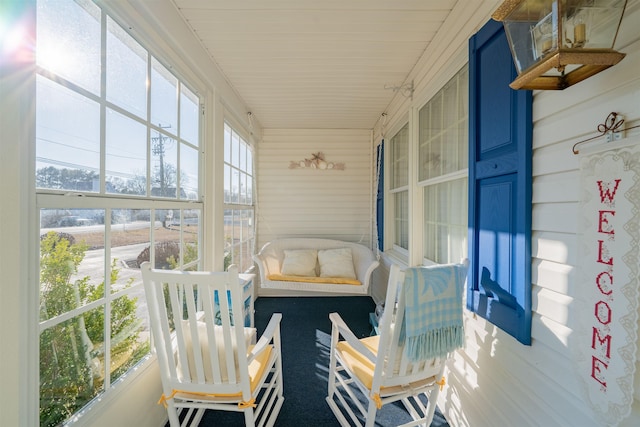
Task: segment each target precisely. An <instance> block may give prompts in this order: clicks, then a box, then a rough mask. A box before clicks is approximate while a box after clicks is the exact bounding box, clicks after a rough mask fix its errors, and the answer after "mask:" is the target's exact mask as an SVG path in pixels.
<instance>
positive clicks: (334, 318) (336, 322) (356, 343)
mask: <svg viewBox="0 0 640 427" xmlns="http://www.w3.org/2000/svg"><path fill="white" fill-rule="evenodd" d="M329 320H331V324H332V325H333V327H334V328H337V330H338V333H339V334H340V335H342V337H343V338H344V339H345V341H347V342H348V343H349V344H350V345H351V346H352V347H353V349H354V350H356V351H357V352H358V353H360V354H362V355H363V356H365V357H366V358H367V359H369V360H370V361H371V362H373V363H375V362H376V355H375V354H373V353H372V352H371V350H369V349H368V348H367V347H365V345H364V344H362V342H360V340H359V339H358V337H356V336H355V334H354V333H353V332H351V329H349V327H348V326H347V324H346V323H344V320H342V317H340V315H339V314H338V313H330V314H329Z"/></svg>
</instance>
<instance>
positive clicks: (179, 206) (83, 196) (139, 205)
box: [32, 2, 205, 423]
mask: <svg viewBox="0 0 640 427" xmlns="http://www.w3.org/2000/svg"><path fill="white" fill-rule="evenodd" d="M35 3H37V2H35ZM91 6H92V7H95V8H96V9H97V10H98V11H99V15H100V18H99V21H98V25H99V27H100V34H101V41H100V51H101V58H102V59H101V64H103V65H104V63H103V61H106V53H105V51H106V48H107V45H106V40H107V34H108V32H109V26H108V23H111V24H109V25H114V24H115V25H117V26H118V27H119V30H121V31H124V32H126V33H127V34H128V36H129V37H131V38H132V39H133V40H134V41H135V42H136V43H138V44H139V45H140V46H141V47H142V48H143V49H144V50H145V52H146V61H147V76H149V74H148V73H149V70H150V68H151V65H150V64H151V60H152V58H153V59H155V60H157V61H158V62H159V63H160V64H162V66H163V67H165V68H166V70H167V71H168V72H170V73H171V74H172V75H173V76H174V77H175V78H176V81H177V82H178V83H177V84H178V85H184V86H185V87H186V88H187V89H188V90H189V91H190V93H191V94H192V95H195V96H196V97H197V99H198V101H197V103H196V105H195V106H196V108H197V110H196V114H197V116H196V117H197V119H198V123H197V134H196V139H197V141H195V142H194V141H188V140H184V139H181V138H180V134H179V133H180V123H181V120H182V115H181V112H180V105H181V103H182V97H181V96H180V94H179V92H177V93H176V104H177V105H176V108H177V109H178V110H177V115H176V120H177V124H178V125H177V129H176V132H171V131H167V130H166V129H165V130H162V129H161V127H160V126H156V125H153V124H152V123H151V118H150V116H149V114H150V109H151V105H150V100H149V96H150V89H149V88H148V87H147V88H146V89H145V91H146V98H147V99H146V103H147V115H146V117H145V118H143V119H141V118H140V117H139V116H136V115H135V114H133V113H130V112H128V111H127V110H126V109H124V108H122V107H121V106H119V105H118V104H115V103H113V102H110V101H108V100H107V94H106V90H105V82H106V77H105V73H106V72H105V67H104V66H101V67H100V73H101V77H100V82H101V83H100V87H101V89H100V93H99V94H97V95H96V94H92V93H91V92H89V91H87V90H84V89H82V88H81V87H79V86H78V85H76V84H75V83H73V82H71V81H68V80H66V79H63V78H61V77H60V76H58V75H56V74H55V73H53V72H51V71H49V70H47V69H45V68H42V67H40V66H39V65H36V67H35V71H34V72H33V75H34V80H33V85H34V88H35V87H36V85H37V84H36V78H35V76H41V77H39V78H44V79H48V80H50V81H52V82H53V83H55V84H60V85H62V87H65V88H67V89H69V90H71V91H73V92H75V93H76V94H77V95H78V96H83V97H85V98H88V99H91V100H93V101H94V102H97V103H98V105H99V108H100V121H99V127H100V132H99V133H100V137H99V138H100V152H99V156H100V185H99V188H98V189H97V191H96V189H95V186H94V188H93V189H92V190H91V191H77V190H73V191H70V190H69V189H55V188H46V187H36V185H35V178H34V179H33V182H34V187H33V188H34V206H35V213H36V214H35V217H36V219H37V218H39V216H40V212H41V210H42V209H50V208H64V209H101V210H104V211H105V217H106V218H107V219H108V218H109V216H110V214H109V212H110V211H111V210H112V209H141V210H148V211H149V213H150V218H155V215H154V214H155V213H156V212H157V211H158V210H163V209H164V210H170V211H171V212H175V211H177V212H179V213H180V219H181V221H180V222H179V224H178V226H177V229H178V230H179V244H180V247H181V250H180V256H179V259H178V261H177V262H178V266H177V268H178V269H187V268H197V269H201V268H202V265H203V262H204V261H203V260H204V259H205V256H204V254H203V248H204V247H205V245H204V236H205V233H204V232H203V223H204V202H203V197H202V194H203V185H202V184H203V182H204V176H205V170H204V157H205V152H204V145H205V144H204V141H203V137H204V136H203V135H204V132H203V127H204V121H203V119H202V116H203V114H202V113H203V107H202V105H203V104H204V101H205V98H204V95H199V93H200V94H201V93H205V91H203V90H197V89H196V88H197V87H200V88H202V87H204V86H203V84H202V82H201V81H198V80H197V79H195V78H194V77H193V76H190V77H185V76H186V74H183V73H180V71H179V69H180V68H181V67H179V65H180V64H179V62H176V61H175V58H174V59H169V60H166V58H172V56H171V55H170V54H169V55H166V56H165V55H164V54H163V53H157V52H155V51H153V49H152V48H151V47H149V46H145V45H144V44H143V43H140V41H139V40H137V39H136V37H135V36H134V35H133V34H131V33H130V32H129V31H128V30H126V28H127V25H122V24H121V23H120V22H119V20H118V19H117V16H115V15H114V14H113V13H111V11H110V10H109V9H108V8H107V7H104V6H103V5H102V4H101V2H100V3H98V2H93V3H92V4H91ZM34 14H35V12H34ZM34 25H35V24H34ZM34 31H35V28H34ZM148 45H151V44H150V43H149V44H148ZM167 63H172V64H173V66H171V67H168V66H167ZM187 81H188V83H187ZM34 99H36V101H35V102H37V97H35V90H34ZM107 110H113V111H115V112H118V113H120V114H124V115H125V116H126V117H128V118H130V119H134V120H135V121H137V122H139V123H143V124H144V126H146V129H147V131H146V141H147V142H146V154H147V157H146V161H145V162H144V165H143V166H144V169H145V170H146V177H145V178H146V183H145V188H146V190H145V194H144V195H140V194H133V195H132V194H120V193H112V192H108V191H107V188H106V187H107V186H106V185H105V183H106V182H107V181H106V180H107V177H106V171H107V170H106V160H105V159H106V156H108V153H107V151H106V126H107V124H106V122H107V121H106V119H105V114H106V111H107ZM37 120H38V119H37V117H35V120H34V121H33V129H34V131H33V137H34V139H35V137H36V131H35V129H36V128H37ZM154 131H157V132H165V133H166V134H167V135H168V136H170V137H172V138H174V140H175V141H176V144H177V147H182V145H181V144H185V146H186V147H189V148H191V149H195V152H196V153H197V195H196V197H195V198H196V200H193V197H189V196H184V197H183V196H182V194H181V191H179V189H181V187H182V184H183V183H182V180H181V176H180V174H181V173H182V164H181V157H180V154H179V153H180V152H181V150H182V148H177V147H176V151H177V153H178V154H177V157H176V165H175V167H176V190H175V197H154V196H153V195H152V194H151V193H152V192H151V188H152V182H151V179H150V178H151V174H152V172H151V167H152V163H153V155H152V147H151V144H152V143H151V138H152V135H151V134H152V132H154ZM34 146H35V145H34ZM32 156H33V158H34V159H35V157H36V151H35V149H34V150H33V152H32ZM34 163H35V162H34ZM35 172H36V168H35V167H33V173H34V174H35ZM185 194H186V193H185ZM70 196H77V197H70ZM193 210H196V211H199V212H200V216H199V221H198V223H199V226H198V231H197V234H198V236H197V257H196V259H195V260H192V261H191V262H188V263H185V262H184V261H185V260H184V258H183V254H184V253H185V248H186V246H185V243H184V242H185V241H184V239H183V237H184V233H185V228H186V225H185V221H183V220H182V219H185V218H184V217H183V216H182V213H183V212H185V211H193ZM105 222H106V225H105V227H104V233H105V241H106V242H108V243H112V242H111V241H110V233H111V231H110V230H111V221H105ZM34 225H35V226H36V227H38V229H40V228H39V224H38V223H35V224H34ZM174 225H175V224H174ZM62 230H64V229H62ZM149 230H150V234H149V249H150V259H151V260H153V259H154V250H155V249H154V248H155V245H154V243H155V237H154V231H153V227H150V228H149ZM39 237H40V232H38V233H34V239H35V238H39ZM33 243H34V244H33V246H32V247H33V248H34V250H33V257H34V265H35V268H36V269H38V268H39V261H38V260H39V259H40V255H39V253H38V252H39V248H40V242H39V240H38V241H34V242H33ZM111 249H112V246H110V245H108V244H105V255H104V259H103V261H102V265H103V267H104V270H102V271H104V283H105V289H106V290H107V291H106V292H105V294H103V297H102V298H99V299H98V300H95V301H92V302H90V303H89V304H85V305H82V306H79V307H77V308H74V309H72V310H69V311H67V312H66V314H64V315H63V316H59V317H58V318H53V319H46V320H44V321H38V322H37V329H38V331H39V332H41V331H43V330H45V329H47V328H50V327H53V326H55V325H57V324H60V323H61V322H62V321H64V320H65V319H67V318H69V319H71V318H75V317H76V316H77V315H78V314H83V313H86V312H88V311H90V310H94V309H96V308H101V310H105V312H106V313H109V312H110V308H109V307H110V306H111V303H112V302H113V301H116V300H117V299H118V298H120V297H123V296H127V295H131V294H132V293H133V292H136V291H137V292H139V291H141V290H142V289H143V285H142V281H141V279H140V281H138V282H136V283H135V284H133V285H132V286H131V287H129V288H126V289H124V290H121V291H118V292H116V293H111V292H110V291H109V289H108V285H109V282H110V273H111V269H110V262H111V260H112V256H111V253H110V252H111ZM34 273H35V277H39V274H38V272H37V271H36V272H34ZM98 279H99V277H98ZM38 283H40V281H38ZM36 301H38V302H39V301H40V298H39V297H37V298H36ZM37 312H38V308H37V307H34V314H36V318H38V316H37ZM109 323H110V322H103V336H104V337H105V342H104V343H103V346H104V349H105V350H106V351H105V355H106V354H109V352H110V350H111V347H109V338H108V337H109V336H110V333H109V332H110V326H109ZM39 335H40V334H38V336H39ZM34 340H35V341H34V343H35V348H36V349H38V351H37V353H38V355H37V356H36V357H35V358H34V360H33V362H35V363H38V362H39V360H40V356H39V355H40V350H39V347H38V344H37V343H38V338H35V339H34ZM105 357H106V359H105V366H106V367H105V368H103V369H104V371H105V373H106V376H105V386H103V387H102V388H101V389H99V390H98V393H97V395H96V396H95V397H93V398H92V399H91V400H89V401H88V402H87V403H85V404H84V405H83V406H81V407H80V409H78V411H77V412H76V413H75V416H74V418H76V416H77V415H79V414H82V413H84V412H86V411H87V410H88V409H89V408H90V407H91V406H93V405H94V404H96V403H97V402H98V401H104V400H107V399H111V398H112V396H113V395H114V394H115V393H117V392H116V391H115V390H114V386H115V384H116V383H120V382H121V381H129V380H130V379H131V378H132V377H136V376H137V375H138V373H136V372H134V371H138V372H139V371H140V370H137V369H135V368H136V367H137V366H140V365H142V364H145V363H148V361H149V360H151V359H152V358H153V356H152V355H151V353H150V352H149V353H147V354H146V355H145V356H143V357H142V358H141V359H140V360H139V361H138V362H137V363H136V365H134V366H133V367H132V368H130V369H129V370H128V371H127V372H125V373H124V374H121V375H120V376H119V377H118V378H115V379H114V380H112V379H111V376H112V375H113V372H112V371H111V369H110V368H109V364H108V363H107V362H108V360H109V356H105ZM35 371H36V372H38V368H37V365H36V369H35ZM35 390H37V391H38V395H39V394H40V387H39V386H38V385H35ZM35 401H36V403H38V401H39V399H38V397H36V398H35ZM39 407H40V405H39V404H36V405H35V407H34V411H35V412H36V414H34V416H35V417H38V415H37V412H39ZM36 419H37V418H36ZM71 419H73V418H71ZM71 419H67V420H66V421H67V422H69V421H70V420H71ZM71 422H72V423H73V421H71Z"/></svg>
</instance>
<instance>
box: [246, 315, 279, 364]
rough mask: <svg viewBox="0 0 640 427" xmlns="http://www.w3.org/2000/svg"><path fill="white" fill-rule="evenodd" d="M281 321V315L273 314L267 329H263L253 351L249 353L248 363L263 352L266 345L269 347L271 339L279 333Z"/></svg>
mask: <svg viewBox="0 0 640 427" xmlns="http://www.w3.org/2000/svg"><path fill="white" fill-rule="evenodd" d="M281 320H282V313H273V314H272V315H271V319H270V320H269V323H268V324H267V327H266V328H265V330H264V332H263V333H262V335H261V336H260V339H259V340H258V342H257V343H256V345H255V346H254V347H253V349H252V350H251V352H250V353H249V362H251V361H252V360H253V359H254V358H255V357H256V356H257V355H258V354H260V353H261V352H262V350H264V349H265V348H266V347H267V345H269V343H270V342H271V341H273V338H274V336H275V335H276V333H279V331H280V322H281Z"/></svg>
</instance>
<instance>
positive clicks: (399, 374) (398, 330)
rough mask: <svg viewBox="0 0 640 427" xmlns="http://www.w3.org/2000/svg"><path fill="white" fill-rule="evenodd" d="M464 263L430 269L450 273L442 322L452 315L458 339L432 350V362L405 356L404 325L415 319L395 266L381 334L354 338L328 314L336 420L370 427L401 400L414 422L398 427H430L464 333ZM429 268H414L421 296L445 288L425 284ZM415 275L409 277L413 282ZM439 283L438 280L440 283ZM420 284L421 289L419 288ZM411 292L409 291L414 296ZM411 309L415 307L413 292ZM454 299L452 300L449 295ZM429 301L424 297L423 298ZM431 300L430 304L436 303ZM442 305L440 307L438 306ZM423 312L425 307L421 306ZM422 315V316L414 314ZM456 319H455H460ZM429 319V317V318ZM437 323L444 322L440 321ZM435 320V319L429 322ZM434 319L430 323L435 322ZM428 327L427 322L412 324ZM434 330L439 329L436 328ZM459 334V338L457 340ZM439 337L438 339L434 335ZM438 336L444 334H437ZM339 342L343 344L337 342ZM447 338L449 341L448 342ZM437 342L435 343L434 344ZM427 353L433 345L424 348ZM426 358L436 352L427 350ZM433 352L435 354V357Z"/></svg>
mask: <svg viewBox="0 0 640 427" xmlns="http://www.w3.org/2000/svg"><path fill="white" fill-rule="evenodd" d="M467 264H468V262H466V261H465V263H464V264H452V265H449V266H434V267H439V268H441V270H440V271H445V270H444V268H450V269H451V270H450V271H451V276H450V277H451V280H452V281H453V282H454V283H452V284H451V286H452V287H455V292H454V293H453V294H450V296H451V297H450V298H449V299H448V302H447V303H448V304H451V305H450V306H449V308H448V310H450V311H449V312H448V314H445V315H444V316H443V317H444V318H447V319H449V318H450V317H451V315H453V317H455V318H456V319H457V320H459V321H457V322H456V323H457V324H459V326H458V327H456V334H457V335H456V338H455V339H454V340H453V342H457V344H454V345H441V346H440V347H438V346H436V347H435V348H436V350H435V353H437V354H438V356H436V357H432V356H431V355H429V357H423V358H418V359H417V358H416V356H415V354H412V355H409V354H408V353H410V352H408V351H405V347H406V346H407V345H408V344H406V342H407V341H406V338H405V336H408V332H407V331H408V329H407V328H406V323H403V322H406V321H408V320H409V319H415V317H412V316H415V314H416V313H415V311H414V312H413V313H410V314H411V315H410V316H408V319H405V316H406V313H407V312H406V311H405V308H406V304H405V288H407V285H406V284H405V272H402V271H400V268H399V267H398V266H396V265H392V266H391V270H390V273H389V282H388V287H387V296H386V300H385V308H384V312H383V314H382V317H381V319H380V322H379V325H378V331H379V335H377V336H372V337H367V338H363V339H358V338H357V337H356V336H355V335H354V334H353V333H352V332H351V330H350V329H349V327H348V326H347V325H346V324H345V323H344V321H343V320H342V318H341V317H340V315H339V314H338V313H331V314H330V315H329V318H330V320H331V323H332V333H331V357H330V364H329V380H328V383H329V389H328V396H327V398H326V400H327V403H328V404H329V406H330V407H331V410H332V411H333V413H334V415H335V416H336V418H337V420H338V421H339V423H340V424H341V425H342V426H344V427H346V426H352V425H356V426H362V425H364V426H366V427H371V426H373V425H374V423H375V418H376V413H377V411H378V410H379V409H381V408H382V406H383V405H386V404H388V403H392V402H396V401H398V400H400V401H402V403H403V404H404V407H405V408H406V410H407V411H408V413H409V415H410V416H411V418H412V419H413V421H411V422H408V423H406V424H403V425H402V426H405V427H408V426H418V425H423V426H429V425H430V424H431V421H432V420H433V416H434V413H435V409H436V401H437V400H438V394H439V392H440V390H441V388H442V387H443V386H444V378H443V373H444V368H445V362H446V360H447V358H448V356H449V354H450V352H451V351H453V350H454V349H455V348H458V347H460V346H461V344H460V343H461V342H463V341H464V331H463V329H462V307H463V296H462V290H463V289H464V282H465V280H466V274H467ZM430 269H431V267H421V268H415V269H414V270H421V272H420V273H419V274H421V275H423V276H422V277H424V281H425V283H427V285H426V286H423V287H422V288H421V290H420V292H424V289H427V288H429V286H430V287H431V291H428V292H427V294H429V292H433V291H436V292H442V286H443V284H442V283H440V284H435V286H434V284H433V283H432V284H431V285H429V284H428V282H429V281H430V280H431V279H429V277H430V276H429V274H432V273H431V272H430ZM414 275H415V273H412V277H415V276H414ZM440 282H441V281H440ZM423 285H424V284H423ZM413 290H414V288H411V289H409V290H408V291H407V292H413ZM410 295H411V299H410V300H409V303H408V304H409V305H412V306H415V305H416V303H413V302H412V301H413V298H414V296H413V294H412V293H411V294H410ZM453 295H455V296H453ZM424 298H427V297H424ZM434 302H435V301H431V303H434ZM436 304H437V305H440V304H439V302H438V303H436ZM423 307H424V306H423ZM418 314H419V315H423V314H424V313H418ZM458 314H459V316H458ZM427 317H429V316H427ZM443 317H441V318H440V320H442V318H443ZM431 320H436V319H431ZM437 322H438V320H436V321H435V322H432V324H435V323H437ZM416 323H417V324H419V326H420V327H421V328H422V326H421V325H425V326H426V329H428V328H429V325H426V323H427V322H416ZM436 329H437V328H436ZM460 334H462V335H460ZM436 335H437V334H436ZM441 335H442V334H441ZM340 337H343V338H344V340H343V341H339V339H340ZM448 338H450V337H448ZM434 341H436V340H434ZM445 341H446V340H445ZM427 347H429V348H430V349H434V346H433V345H431V346H429V345H427ZM428 353H430V354H431V353H434V351H430V352H428ZM435 353H434V354H435ZM421 394H425V395H426V397H427V399H428V402H427V405H425V404H424V402H423V400H421V399H420V395H421Z"/></svg>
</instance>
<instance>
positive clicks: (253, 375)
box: [176, 345, 273, 400]
mask: <svg viewBox="0 0 640 427" xmlns="http://www.w3.org/2000/svg"><path fill="white" fill-rule="evenodd" d="M253 347H254V346H250V347H249V349H248V351H249V352H251V350H252V349H253ZM271 350H273V346H271V345H269V346H267V347H265V349H264V350H263V351H262V352H261V353H260V354H258V355H257V356H256V358H255V359H253V361H252V362H251V363H249V380H250V382H251V393H253V392H254V391H255V390H256V388H257V387H258V385H259V384H260V380H261V379H262V376H263V375H264V374H265V369H267V367H268V364H269V357H270V356H271ZM176 397H179V398H182V399H199V400H213V399H216V398H219V397H225V398H231V397H242V393H234V394H223V393H217V394H214V393H211V394H206V393H191V392H186V391H181V390H178V392H177V393H176Z"/></svg>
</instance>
